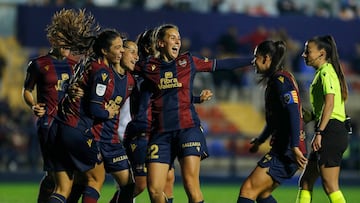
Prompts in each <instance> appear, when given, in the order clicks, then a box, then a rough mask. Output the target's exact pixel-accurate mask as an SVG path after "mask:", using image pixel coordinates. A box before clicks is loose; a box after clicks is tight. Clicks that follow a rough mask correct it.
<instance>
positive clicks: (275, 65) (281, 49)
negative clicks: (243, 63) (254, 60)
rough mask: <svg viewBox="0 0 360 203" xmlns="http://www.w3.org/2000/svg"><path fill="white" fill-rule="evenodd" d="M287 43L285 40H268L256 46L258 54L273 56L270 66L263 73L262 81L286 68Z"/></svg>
mask: <svg viewBox="0 0 360 203" xmlns="http://www.w3.org/2000/svg"><path fill="white" fill-rule="evenodd" d="M285 52H286V44H285V42H284V41H271V40H266V41H263V42H261V43H260V44H259V45H258V46H257V48H256V54H258V55H261V56H266V55H269V56H270V57H271V64H270V68H269V69H268V70H267V71H266V72H265V73H263V74H262V78H261V79H260V82H262V81H264V80H266V79H268V78H269V77H271V76H272V75H273V74H274V73H275V72H276V71H278V70H283V69H284V63H285Z"/></svg>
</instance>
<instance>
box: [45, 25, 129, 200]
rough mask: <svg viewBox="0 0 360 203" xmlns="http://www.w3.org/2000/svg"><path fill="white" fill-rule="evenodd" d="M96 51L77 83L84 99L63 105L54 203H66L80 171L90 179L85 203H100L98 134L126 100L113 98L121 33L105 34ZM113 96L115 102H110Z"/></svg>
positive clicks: (99, 38) (101, 175)
mask: <svg viewBox="0 0 360 203" xmlns="http://www.w3.org/2000/svg"><path fill="white" fill-rule="evenodd" d="M92 50H93V51H94V56H93V58H92V59H91V60H89V61H88V63H87V64H85V69H84V70H85V71H84V73H83V75H81V76H80V77H79V78H78V80H77V81H76V82H77V83H78V84H79V86H80V87H81V88H82V89H83V90H84V96H83V97H82V98H78V99H73V98H69V97H65V98H64V100H63V101H62V103H61V105H60V112H59V115H58V120H57V121H58V123H59V125H58V128H57V131H58V132H57V140H56V143H57V146H58V149H57V150H59V153H57V156H56V168H55V171H56V172H55V174H56V175H55V176H56V182H57V185H56V188H55V192H54V194H53V195H52V196H51V198H50V202H51V203H52V202H59V200H60V201H63V202H65V200H66V198H67V197H68V196H69V193H70V189H71V186H72V182H73V173H74V171H76V170H78V171H81V172H85V175H86V177H87V179H88V182H87V186H86V187H85V190H84V194H83V202H96V201H97V199H98V198H99V196H100V189H101V187H102V185H103V182H104V180H105V170H104V166H103V162H102V161H103V160H102V154H101V152H100V149H99V147H98V143H96V141H95V137H94V134H95V133H94V131H96V130H99V129H100V128H97V127H98V126H100V125H101V124H102V122H103V121H105V120H113V119H114V117H116V116H118V114H119V108H120V103H121V101H122V100H121V98H120V96H117V95H115V96H114V95H112V93H113V92H114V89H116V88H117V86H115V85H114V80H115V79H116V78H115V77H118V76H117V75H116V73H115V72H114V70H113V68H112V67H113V65H114V64H118V63H120V59H121V57H122V53H123V52H124V49H123V42H122V39H121V37H120V34H119V33H118V32H116V31H112V30H111V31H108V30H104V31H102V32H101V33H100V34H99V35H98V36H97V37H96V39H95V40H94V43H93V46H92ZM111 96H114V98H112V97H111ZM109 97H111V100H107V99H108V98H109ZM99 120H102V122H99ZM116 124H117V123H116ZM105 127H111V126H105ZM105 127H104V128H105ZM106 130H109V129H106ZM116 136H117V133H116ZM117 138H118V136H117ZM119 161H120V160H119Z"/></svg>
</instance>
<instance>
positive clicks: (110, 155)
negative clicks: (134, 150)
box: [98, 142, 130, 173]
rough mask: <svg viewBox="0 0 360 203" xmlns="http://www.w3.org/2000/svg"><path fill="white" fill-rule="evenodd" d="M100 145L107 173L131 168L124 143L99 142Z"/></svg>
mask: <svg viewBox="0 0 360 203" xmlns="http://www.w3.org/2000/svg"><path fill="white" fill-rule="evenodd" d="M98 146H99V149H100V152H101V156H102V160H103V162H104V167H105V171H106V172H107V173H113V172H117V171H122V170H126V169H130V163H129V160H128V156H127V155H126V150H125V147H124V146H123V144H122V143H103V142H98Z"/></svg>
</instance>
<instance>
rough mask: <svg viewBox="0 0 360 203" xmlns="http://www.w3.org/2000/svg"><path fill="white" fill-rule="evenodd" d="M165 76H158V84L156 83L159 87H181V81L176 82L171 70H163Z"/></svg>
mask: <svg viewBox="0 0 360 203" xmlns="http://www.w3.org/2000/svg"><path fill="white" fill-rule="evenodd" d="M164 76H165V77H164V78H160V84H158V87H159V89H161V90H163V89H171V88H177V87H182V83H180V82H178V80H177V78H174V77H173V73H172V72H165V75H164Z"/></svg>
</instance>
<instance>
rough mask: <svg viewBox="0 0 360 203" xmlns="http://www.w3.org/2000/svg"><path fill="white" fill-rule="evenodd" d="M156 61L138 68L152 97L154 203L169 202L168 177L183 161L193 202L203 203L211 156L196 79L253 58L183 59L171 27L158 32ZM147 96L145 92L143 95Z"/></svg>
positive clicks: (149, 158)
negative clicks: (196, 100) (203, 173)
mask: <svg viewBox="0 0 360 203" xmlns="http://www.w3.org/2000/svg"><path fill="white" fill-rule="evenodd" d="M154 43H155V44H154V45H155V51H156V52H155V53H154V56H152V57H150V58H147V59H146V60H144V61H142V62H140V63H138V64H137V66H136V69H137V71H139V74H140V75H142V76H143V77H144V78H145V81H144V82H143V83H145V84H146V85H144V86H145V87H146V88H147V90H145V91H149V92H151V93H152V96H151V111H152V112H151V113H152V132H151V135H150V140H149V144H148V154H147V162H148V165H147V166H148V167H147V172H148V176H147V186H148V192H149V194H150V199H151V202H152V203H163V202H165V201H166V200H165V197H164V195H163V191H164V189H165V184H166V179H167V174H168V171H169V168H170V166H171V165H172V163H173V162H174V160H175V158H176V157H177V158H178V160H179V163H180V170H181V174H182V178H183V183H184V187H185V191H186V194H187V196H188V200H189V202H192V203H198V202H203V195H202V193H201V189H200V181H199V173H200V160H201V159H204V158H206V157H207V156H208V151H207V146H206V141H205V137H204V134H203V132H202V130H201V127H200V120H199V118H198V116H197V113H196V111H195V107H194V105H193V102H192V98H193V97H192V88H193V80H194V77H195V74H196V72H198V71H208V72H210V71H215V70H218V69H219V70H231V69H235V68H239V67H244V66H247V65H249V64H250V62H251V59H250V58H233V59H226V60H216V59H212V60H210V59H207V58H199V57H195V56H192V55H191V54H190V53H184V54H181V55H179V51H180V48H181V38H180V34H179V30H178V28H177V26H175V25H171V24H165V25H162V26H160V27H158V28H157V29H156V31H155V33H154ZM142 91H143V90H142Z"/></svg>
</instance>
